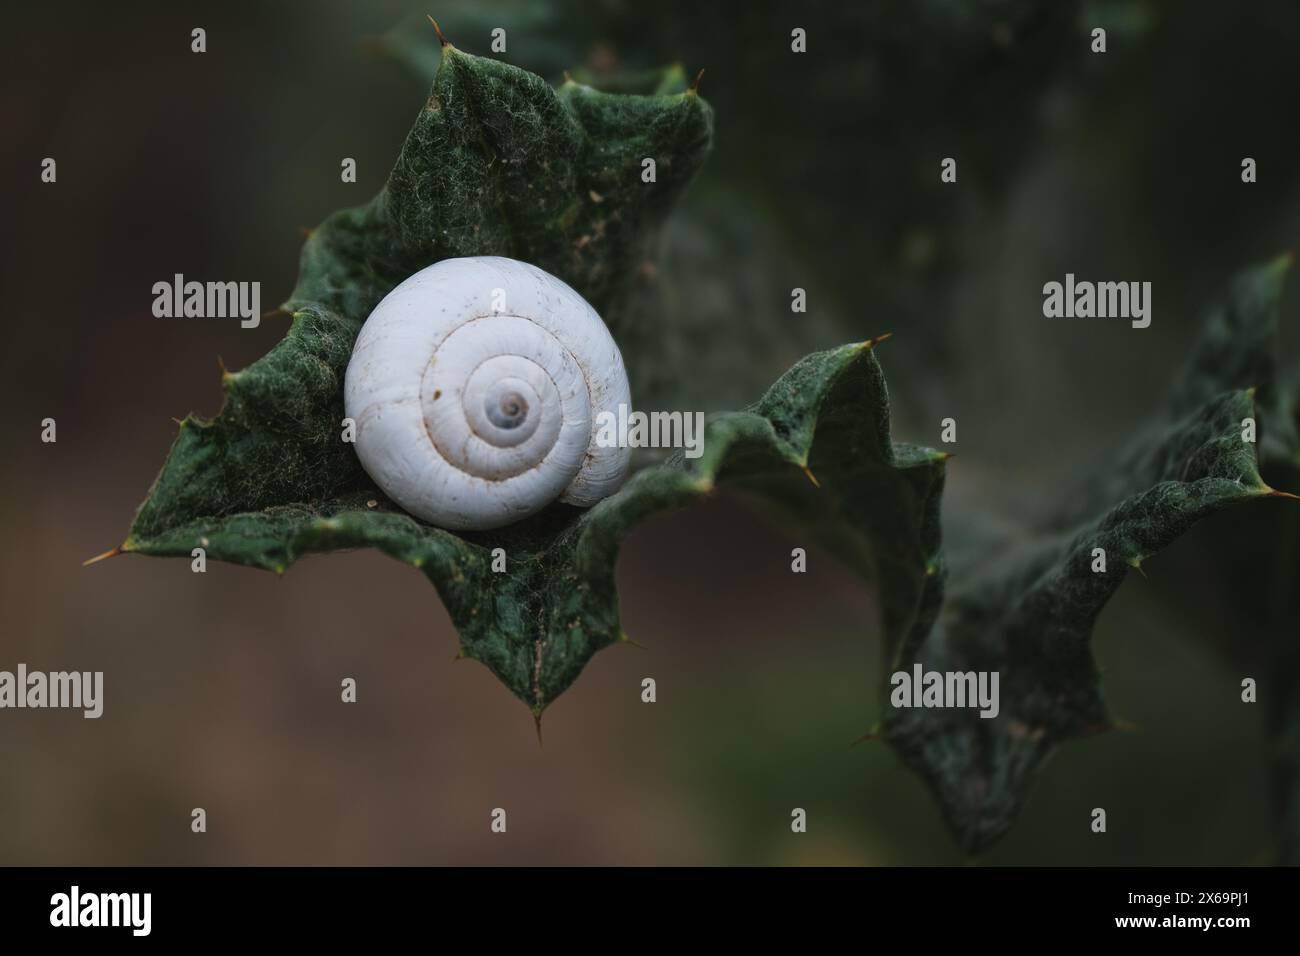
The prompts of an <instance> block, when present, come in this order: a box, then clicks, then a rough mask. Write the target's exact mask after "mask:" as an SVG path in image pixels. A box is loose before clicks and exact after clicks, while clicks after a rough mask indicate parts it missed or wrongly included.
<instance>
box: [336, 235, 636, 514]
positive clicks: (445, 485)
mask: <svg viewBox="0 0 1300 956" xmlns="http://www.w3.org/2000/svg"><path fill="white" fill-rule="evenodd" d="M343 397H344V408H345V411H346V414H347V416H348V417H349V418H351V419H352V420H353V421H355V422H356V450H357V455H358V457H359V458H360V459H361V465H362V467H363V468H365V470H366V473H367V474H369V475H370V477H371V478H372V479H373V480H374V482H375V484H377V485H378V486H379V487H380V489H382V490H383V492H384V493H385V494H386V495H388V497H390V498H391V499H392V500H393V501H395V502H397V504H399V505H401V506H402V507H403V508H404V509H406V510H407V511H409V512H410V513H411V514H413V515H416V516H417V517H419V518H423V519H424V520H425V521H427V522H429V523H430V524H434V525H438V526H439V527H443V528H451V529H454V530H471V529H486V528H498V527H501V526H502V525H506V524H510V523H511V522H514V521H518V520H520V519H521V518H526V517H528V516H529V515H531V514H534V513H536V512H538V511H540V510H541V509H542V508H544V507H546V506H547V505H548V504H550V503H551V502H552V501H555V500H557V499H558V500H560V501H565V502H568V503H570V504H575V505H580V506H584V507H585V506H589V505H593V504H595V503H596V502H597V501H599V500H600V499H601V498H604V497H606V496H608V495H610V494H613V493H614V491H616V490H617V489H618V487H619V485H621V484H622V482H623V480H624V479H625V478H626V477H627V472H628V463H629V459H630V450H629V449H627V448H618V447H600V446H598V445H597V444H596V429H595V427H594V423H595V421H596V416H597V415H598V414H599V413H600V412H602V411H612V412H615V413H617V411H618V407H619V405H620V404H623V405H627V404H629V402H630V395H629V391H628V383H627V372H626V371H625V370H624V368H623V358H622V356H621V355H620V354H619V351H618V346H617V345H615V343H614V338H613V336H611V335H610V334H609V330H608V329H607V328H605V323H604V322H602V321H601V319H600V316H599V315H597V314H596V311H595V309H593V308H592V307H591V306H590V305H588V304H587V302H586V300H584V299H583V298H582V296H580V295H578V293H576V292H574V291H573V289H571V288H569V286H567V285H565V283H563V282H561V281H560V280H559V279H557V278H555V276H553V275H550V274H549V273H546V272H543V271H542V270H541V269H538V268H537V267H536V266H532V265H529V264H528V263H526V262H519V261H517V260H515V259H504V258H500V257H497V256H481V257H474V258H465V259H446V260H443V261H442V262H439V263H436V264H435V265H432V266H429V267H428V268H427V269H423V270H421V271H420V272H417V273H416V274H415V275H413V276H411V277H410V278H408V279H407V280H406V281H405V282H403V283H402V284H401V285H399V286H397V288H395V289H393V291H392V292H390V293H389V294H388V295H387V296H386V297H385V298H384V300H383V301H382V302H380V303H379V305H377V306H376V307H375V310H374V311H373V312H371V313H370V317H369V318H368V319H366V323H365V325H364V326H363V327H362V329H361V334H360V335H359V336H358V337H357V342H356V347H355V348H354V350H353V352H352V359H351V361H350V362H349V363H348V369H347V375H346V378H345V381H344V389H343Z"/></svg>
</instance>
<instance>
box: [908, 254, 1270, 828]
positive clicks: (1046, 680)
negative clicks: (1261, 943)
mask: <svg viewBox="0 0 1300 956" xmlns="http://www.w3.org/2000/svg"><path fill="white" fill-rule="evenodd" d="M1288 264H1289V259H1283V260H1278V261H1275V262H1273V263H1269V264H1267V265H1265V266H1261V267H1257V268H1255V269H1251V270H1247V271H1245V272H1243V273H1242V274H1241V275H1240V276H1238V277H1237V278H1236V279H1235V281H1234V282H1233V284H1232V288H1231V291H1230V294H1229V296H1228V298H1227V300H1226V301H1225V303H1224V304H1223V305H1221V306H1218V307H1216V308H1215V309H1213V310H1212V311H1211V312H1210V314H1209V316H1208V318H1207V320H1206V324H1205V331H1204V334H1203V336H1202V338H1201V340H1200V342H1199V343H1198V344H1197V346H1196V348H1195V349H1194V350H1193V353H1192V356H1191V359H1190V360H1189V362H1188V365H1187V369H1186V371H1185V372H1184V374H1183V376H1182V378H1181V379H1180V381H1179V383H1178V385H1177V387H1176V388H1175V389H1174V392H1173V395H1172V398H1171V401H1170V411H1169V412H1168V413H1167V414H1166V415H1164V416H1158V417H1157V419H1156V420H1155V421H1154V422H1153V424H1152V425H1151V426H1149V427H1148V428H1147V429H1146V430H1145V431H1144V432H1143V433H1142V434H1141V435H1139V436H1138V437H1137V439H1136V440H1135V441H1134V442H1133V443H1132V444H1131V445H1130V446H1129V447H1128V448H1127V449H1126V450H1125V451H1124V452H1122V453H1121V454H1120V455H1118V456H1117V458H1116V461H1115V463H1114V464H1113V465H1112V466H1110V467H1109V468H1105V469H1099V470H1098V471H1097V473H1096V474H1094V475H1092V476H1091V477H1090V479H1089V480H1088V481H1087V482H1083V483H1081V484H1080V486H1079V487H1078V488H1076V489H1074V490H1072V491H1069V492H1068V493H1066V494H1065V495H1064V496H1063V499H1064V501H1063V503H1062V504H1060V505H1059V506H1058V507H1057V509H1056V510H1055V513H1053V514H1050V515H1048V516H1046V517H1045V518H1043V519H1042V520H1041V521H1040V523H1039V528H1038V531H1037V532H1036V533H1035V534H1033V535H1032V536H1029V537H1028V538H1023V537H1022V538H1018V539H1017V540H1014V541H1009V542H1006V543H1004V544H1003V545H1002V546H1001V547H1000V548H997V549H995V550H994V551H993V552H992V553H988V554H985V555H983V557H982V568H983V570H982V571H978V572H972V573H970V574H967V575H964V576H963V579H962V581H961V584H960V586H959V587H958V588H956V589H955V591H954V593H953V594H952V595H951V596H950V597H949V598H948V600H947V601H946V603H945V604H944V606H943V610H942V614H941V615H940V619H939V622H938V624H937V625H936V626H935V628H934V629H933V630H932V631H928V632H925V633H924V634H923V636H922V637H921V638H920V639H919V640H918V641H916V643H915V644H914V645H913V647H911V648H910V649H904V652H903V653H902V654H900V655H898V656H897V658H896V660H895V668H896V669H903V670H910V669H911V667H912V665H913V664H915V663H920V664H921V665H922V666H923V668H924V669H925V670H927V671H930V670H934V671H989V672H998V673H999V675H1000V688H999V690H1000V694H999V696H1000V702H1001V711H1000V713H999V714H998V716H997V717H996V718H992V719H985V718H981V717H979V716H978V714H977V712H976V711H974V710H960V709H947V710H940V709H911V710H909V709H893V708H887V710H886V716H885V720H884V732H885V737H886V739H887V740H888V741H889V742H890V744H891V745H892V746H893V747H894V749H895V750H896V751H897V752H898V754H899V756H900V757H901V758H902V760H903V761H904V762H905V763H906V764H907V765H908V766H909V767H911V768H912V769H914V770H915V771H916V772H917V773H918V774H920V775H921V776H922V778H923V779H924V780H925V781H926V782H927V784H928V785H929V786H930V788H931V790H932V792H933V793H934V795H935V797H936V799H937V801H938V803H939V805H940V808H941V811H942V812H943V815H944V818H945V820H946V821H947V823H948V825H949V827H950V828H951V829H952V831H953V833H954V834H955V835H956V837H957V839H958V841H959V842H960V843H961V844H962V845H963V846H964V847H965V848H966V849H968V850H970V851H972V852H973V851H979V850H982V849H984V848H986V847H988V846H989V845H990V844H991V843H993V842H994V841H995V840H997V839H998V838H999V837H1000V836H1001V835H1002V834H1003V833H1005V832H1006V830H1007V829H1008V828H1009V827H1010V826H1011V824H1012V823H1013V822H1014V820H1015V817H1016V815H1017V814H1018V812H1019V810H1020V808H1021V806H1022V805H1023V803H1024V801H1025V799H1026V797H1027V795H1028V792H1029V789H1030V787H1031V785H1032V782H1033V780H1034V778H1035V775H1036V773H1037V770H1038V769H1039V767H1040V766H1041V765H1042V763H1043V761H1044V760H1046V759H1047V757H1048V756H1049V755H1050V754H1051V753H1052V752H1053V751H1054V750H1055V749H1056V748H1057V746H1058V745H1059V744H1061V743H1062V742H1064V741H1066V740H1069V739H1071V738H1076V737H1081V736H1084V735H1087V734H1092V733H1097V732H1100V731H1103V730H1107V729H1110V728H1111V727H1112V726H1113V722H1112V720H1111V718H1110V717H1109V715H1108V713H1107V711H1106V707H1105V705H1104V702H1103V699H1102V693H1101V687H1100V680H1099V675H1098V672H1097V667H1096V663H1095V661H1094V660H1093V656H1092V649H1091V637H1092V630H1093V626H1094V625H1095V623H1096V620H1097V617H1098V615H1099V614H1100V612H1101V610H1102V609H1103V607H1104V606H1105V604H1106V602H1107V601H1108V600H1109V599H1110V597H1111V596H1112V595H1113V594H1114V593H1115V591H1116V590H1117V589H1118V588H1119V585H1120V584H1121V583H1122V582H1123V580H1124V578H1125V577H1126V575H1127V572H1128V571H1129V570H1131V569H1140V568H1141V566H1142V562H1143V561H1144V560H1145V559H1146V558H1147V557H1149V556H1150V555H1152V554H1154V553H1155V552H1157V551H1159V550H1160V549H1161V548H1163V547H1165V546H1166V545H1168V544H1170V543H1171V542H1173V541H1174V540H1175V539H1176V538H1178V537H1179V536H1180V535H1182V534H1183V533H1184V532H1185V531H1187V529H1188V528H1190V527H1191V525H1192V524H1193V523H1195V522H1196V521H1198V520H1199V519H1201V518H1202V517H1204V516H1206V515H1208V514H1210V513H1211V512H1214V511H1216V510H1218V509H1220V508H1223V507H1225V506H1227V505H1231V504H1235V503H1239V502H1244V501H1251V500H1257V499H1260V498H1263V497H1269V496H1273V495H1276V494H1277V492H1275V491H1274V490H1273V489H1272V488H1270V487H1269V486H1268V485H1267V484H1266V483H1265V482H1264V480H1263V479H1262V478H1261V477H1260V473H1259V471H1258V468H1257V461H1256V452H1255V447H1256V446H1255V445H1254V444H1252V443H1250V442H1246V441H1243V440H1242V421H1243V419H1245V418H1247V417H1248V416H1254V415H1255V414H1256V405H1257V402H1256V399H1257V396H1256V392H1255V386H1258V387H1259V394H1260V396H1263V395H1272V394H1273V389H1274V387H1275V381H1276V376H1275V369H1274V359H1273V356H1274V355H1275V353H1276V342H1275V337H1276V309H1277V302H1278V297H1279V296H1280V292H1281V284H1282V279H1283V277H1284V274H1285V271H1286V266H1287V265H1288ZM1262 407H1263V406H1262V405H1261V408H1262ZM1261 414H1263V412H1261ZM1277 416H1278V413H1277V412H1276V411H1270V412H1268V413H1267V415H1266V419H1265V424H1267V423H1268V422H1273V423H1276V422H1278V417H1277ZM1275 431H1279V432H1281V431H1284V428H1275ZM1095 548H1101V549H1103V550H1104V552H1105V558H1106V571H1105V573H1095V572H1094V571H1093V570H1092V566H1093V561H1094V549H1095Z"/></svg>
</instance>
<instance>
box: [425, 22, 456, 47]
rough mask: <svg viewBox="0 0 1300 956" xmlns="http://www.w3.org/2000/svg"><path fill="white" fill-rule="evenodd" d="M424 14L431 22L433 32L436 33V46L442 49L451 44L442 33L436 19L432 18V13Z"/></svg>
mask: <svg viewBox="0 0 1300 956" xmlns="http://www.w3.org/2000/svg"><path fill="white" fill-rule="evenodd" d="M425 16H426V17H428V18H429V22H430V23H432V24H433V32H434V33H436V34H438V46H440V47H442V48H443V49H444V50H445V49H446V48H447V47H449V46H451V42H450V41H448V39H447V37H446V36H445V35H444V34H443V32H442V27H440V26H438V21H437V20H435V19H434V18H433V14H430V13H426V14H425Z"/></svg>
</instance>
